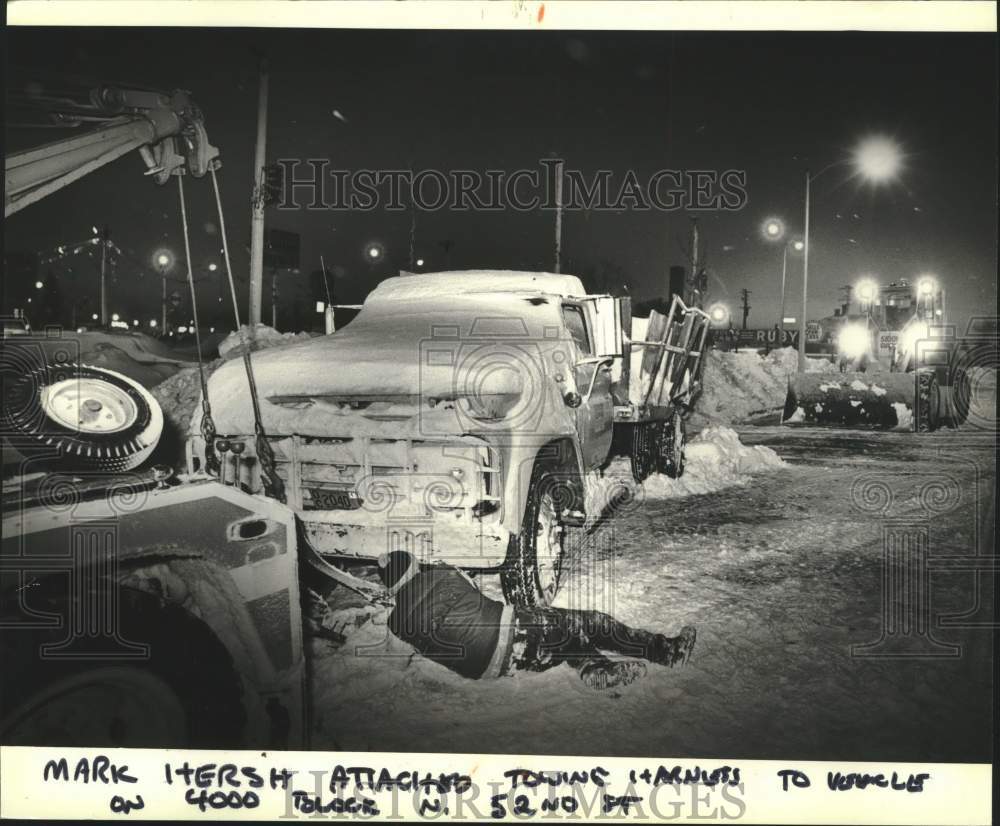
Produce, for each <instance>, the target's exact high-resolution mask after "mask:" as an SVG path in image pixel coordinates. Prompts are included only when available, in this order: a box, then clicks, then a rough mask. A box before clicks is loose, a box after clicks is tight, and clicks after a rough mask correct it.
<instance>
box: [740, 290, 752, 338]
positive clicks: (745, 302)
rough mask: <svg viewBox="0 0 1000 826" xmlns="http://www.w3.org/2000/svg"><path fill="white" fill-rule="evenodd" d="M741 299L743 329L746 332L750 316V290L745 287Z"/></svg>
mask: <svg viewBox="0 0 1000 826" xmlns="http://www.w3.org/2000/svg"><path fill="white" fill-rule="evenodd" d="M740 297H741V299H742V302H743V329H744V330H745V329H746V328H747V316H749V315H750V304H749V299H750V290H748V289H747V288H746V287H744V288H743V289H742V290H740Z"/></svg>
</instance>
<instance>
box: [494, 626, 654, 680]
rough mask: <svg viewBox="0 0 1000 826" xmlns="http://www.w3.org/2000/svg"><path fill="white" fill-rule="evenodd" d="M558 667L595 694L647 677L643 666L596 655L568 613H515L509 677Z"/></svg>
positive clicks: (634, 662) (591, 643) (596, 652)
mask: <svg viewBox="0 0 1000 826" xmlns="http://www.w3.org/2000/svg"><path fill="white" fill-rule="evenodd" d="M561 663H567V664H569V665H571V666H573V668H575V669H576V671H577V673H578V674H579V675H580V679H581V680H582V681H583V682H584V683H585V684H586V685H588V686H590V687H591V688H594V689H597V690H604V689H609V688H613V687H615V686H623V685H628V684H629V683H631V682H634V681H635V680H637V679H639V678H640V677H642V676H644V675H645V673H646V666H645V664H644V663H642V662H638V661H635V660H611V659H609V658H608V657H606V656H605V655H604V654H602V653H601V652H600V651H598V649H597V648H596V647H595V646H594V644H593V642H592V641H591V640H590V639H589V637H588V636H587V634H586V633H585V632H584V629H583V625H582V624H581V623H580V622H578V621H576V619H575V618H574V617H573V616H572V615H571V614H570V613H569V612H566V611H564V610H561V609H558V608H517V609H515V611H514V631H513V644H512V654H511V660H510V667H509V668H508V673H513V672H514V671H535V672H539V671H547V670H548V669H550V668H553V667H554V666H557V665H560V664H561Z"/></svg>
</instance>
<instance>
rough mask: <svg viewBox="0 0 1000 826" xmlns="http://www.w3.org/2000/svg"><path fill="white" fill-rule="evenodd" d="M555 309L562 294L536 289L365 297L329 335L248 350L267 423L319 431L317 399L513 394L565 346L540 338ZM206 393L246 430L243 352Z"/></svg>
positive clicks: (225, 428)
mask: <svg viewBox="0 0 1000 826" xmlns="http://www.w3.org/2000/svg"><path fill="white" fill-rule="evenodd" d="M373 295H374V293H373ZM558 314H559V304H558V301H557V300H555V301H550V300H547V299H540V298H539V296H538V294H537V293H535V294H523V295H517V294H509V293H504V294H503V295H482V294H477V295H463V296H451V297H448V298H443V297H441V296H436V297H433V298H432V297H424V298H421V299H416V298H415V299H413V300H407V301H405V302H396V301H393V302H384V303H383V302H366V304H365V308H364V309H363V310H362V311H361V313H359V315H358V316H357V317H356V318H355V319H354V320H353V321H352V322H351V323H350V324H349V325H347V326H346V327H344V328H343V329H341V330H338V331H337V332H336V333H334V334H333V335H330V336H321V337H319V338H313V339H310V340H308V341H304V342H300V343H295V344H290V345H288V346H283V347H274V348H271V349H268V350H261V351H257V352H255V353H254V354H253V355H252V357H251V360H252V363H253V368H254V378H255V380H256V383H257V389H258V391H259V395H260V399H261V408H262V410H261V412H262V414H263V416H264V424H265V427H268V428H270V429H272V430H273V431H274V432H275V433H279V432H291V431H290V430H289V427H292V426H294V432H298V433H306V432H308V431H309V430H310V429H312V430H318V432H317V434H316V435H322V433H324V432H325V431H326V430H327V429H328V426H327V424H323V423H320V422H318V421H317V422H316V426H315V428H310V427H309V425H308V420H309V419H310V418H312V417H313V415H312V414H311V413H310V411H309V410H308V409H305V408H304V407H303V405H305V404H306V403H308V402H311V401H317V400H318V401H320V402H322V407H324V408H330V409H336V406H337V405H344V404H349V403H352V402H353V403H361V404H363V403H368V402H372V401H379V400H381V401H383V402H386V403H394V404H398V405H407V404H409V405H414V404H416V405H421V406H426V404H427V400H428V399H433V400H438V399H456V398H461V397H467V396H470V395H475V396H476V397H477V398H479V399H490V398H507V397H511V398H516V397H518V396H519V395H520V394H521V393H522V392H524V391H525V388H526V384H527V385H530V384H531V383H532V382H533V381H534V382H537V381H539V376H540V375H541V374H542V373H541V371H540V370H538V369H533V364H534V363H536V362H533V361H532V360H533V359H536V358H537V357H538V356H539V355H540V353H541V352H542V347H543V346H544V347H548V348H551V347H552V346H559V343H558V342H557V341H553V340H552V339H551V338H549V339H545V338H544V333H545V330H546V328H548V329H551V328H552V325H553V324H555V323H558ZM208 392H209V399H210V401H211V405H212V412H213V416H214V418H215V423H216V427H217V428H218V431H219V432H220V433H231V434H233V433H241V432H248V431H247V425H248V424H249V425H250V426H251V429H252V421H253V419H252V411H251V407H250V398H249V389H248V385H247V378H246V372H245V368H244V364H243V360H242V359H238V358H237V359H232V360H231V361H229V362H227V363H226V364H224V365H222V366H221V367H220V368H219V369H218V370H217V371H216V372H215V373H214V374H213V375H212V377H211V378H210V380H209V391H208ZM331 406H332V407H331ZM327 412H329V410H328V411H327Z"/></svg>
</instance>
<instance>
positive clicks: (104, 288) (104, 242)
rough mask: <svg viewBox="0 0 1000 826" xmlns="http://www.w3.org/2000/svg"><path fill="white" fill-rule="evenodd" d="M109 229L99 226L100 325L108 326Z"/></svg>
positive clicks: (105, 226)
mask: <svg viewBox="0 0 1000 826" xmlns="http://www.w3.org/2000/svg"><path fill="white" fill-rule="evenodd" d="M110 234H111V231H110V230H109V229H108V225H107V224H105V225H104V226H103V227H102V228H101V326H102V327H107V326H108V237H109V236H110Z"/></svg>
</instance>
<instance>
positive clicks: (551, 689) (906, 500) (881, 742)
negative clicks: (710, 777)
mask: <svg viewBox="0 0 1000 826" xmlns="http://www.w3.org/2000/svg"><path fill="white" fill-rule="evenodd" d="M740 437H741V439H742V441H743V442H744V443H745V446H740V445H739V444H738V443H736V442H734V434H733V433H732V431H728V430H726V429H714V430H712V431H709V432H707V433H705V434H703V436H702V437H701V438H700V439H698V440H695V441H693V442H692V445H691V448H690V449H689V452H688V474H687V475H686V477H685V478H684V479H682V480H677V481H674V480H669V479H666V478H663V477H655V478H654V479H652V480H651V481H650V482H648V483H647V484H646V485H645V486H644V489H643V490H642V491H641V492H640V493H639V494H638V495H636V496H635V497H633V499H632V501H631V504H630V505H628V506H626V507H624V508H623V509H621V511H620V512H619V513H617V514H616V515H615V516H614V518H611V519H607V520H602V521H601V522H600V523H599V524H598V525H597V527H596V529H595V530H594V531H593V533H592V534H590V535H589V536H581V537H579V538H578V541H576V542H575V544H574V547H573V548H572V549H571V551H570V553H569V555H568V559H567V562H566V569H565V576H564V579H563V584H562V587H561V590H560V593H559V595H558V597H557V604H559V605H564V606H569V605H571V606H574V607H593V608H598V609H600V610H604V611H607V612H609V613H612V614H614V615H615V616H616V617H617V618H618V619H620V620H622V621H625V622H628V623H630V624H633V625H638V626H643V627H646V628H649V629H651V630H655V631H662V632H664V633H668V634H673V633H676V632H677V631H678V630H679V628H680V627H681V625H683V624H685V623H692V624H694V625H695V626H696V627H697V629H698V645H697V647H696V649H695V653H694V656H693V657H692V659H691V661H690V663H689V664H688V665H687V666H686V667H684V668H680V669H676V670H670V669H666V668H662V667H659V666H651V667H650V668H649V673H648V675H647V677H646V678H645V679H644V680H642V681H641V682H639V683H638V684H636V685H634V686H632V687H630V688H629V689H626V690H624V691H622V692H621V694H620V696H617V697H609V696H606V695H600V694H596V693H593V692H591V691H589V690H588V689H586V688H584V687H583V686H582V684H581V683H580V681H579V680H578V679H577V677H576V674H575V672H574V671H572V670H571V669H570V668H569V667H568V666H560V667H558V668H556V669H553V670H552V671H550V672H547V673H544V674H540V675H538V674H535V675H531V674H527V675H525V674H522V675H518V676H516V677H513V678H506V679H502V680H499V681H495V682H476V681H470V680H465V679H463V678H461V677H458V676H456V675H454V674H452V673H451V672H449V671H448V670H447V669H445V668H443V667H441V666H438V665H436V664H434V663H431V662H428V661H426V660H423V659H422V658H420V657H419V656H415V655H414V654H413V651H412V649H411V648H410V647H409V646H407V645H406V644H404V643H402V642H400V641H398V640H396V639H395V638H394V637H392V635H391V634H389V633H388V632H387V630H386V628H385V625H384V622H385V614H384V612H382V611H376V610H373V609H371V608H367V607H364V606H362V605H361V604H360V603H359V602H355V603H354V607H351V605H352V600H351V599H350V598H346V599H340V598H337V599H334V603H335V605H336V607H337V610H338V614H339V616H340V617H341V618H346V619H350V620H351V623H350V624H349V626H348V628H347V631H346V637H347V639H346V643H343V644H341V643H334V642H331V641H330V640H326V639H312V640H311V642H310V656H311V669H312V691H313V706H314V709H315V719H314V726H313V730H314V738H313V743H312V745H313V747H314V748H334V749H336V748H341V749H351V750H366V749H372V750H387V751H394V750H399V751H416V750H419V751H458V752H480V751H483V750H488V751H491V752H519V753H536V754H617V755H671V756H678V757H680V756H688V757H699V756H704V755H716V756H725V757H728V758H740V757H742V758H774V757H777V756H779V755H780V756H783V757H794V758H798V759H815V758H819V757H821V756H822V757H825V758H836V759H861V758H864V759H869V760H874V759H878V760H900V759H904V758H905V759H908V760H930V759H936V760H955V761H967V760H968V761H985V760H988V759H989V755H990V752H989V745H990V743H989V730H990V722H989V721H990V719H991V718H990V715H991V713H992V712H991V683H990V674H991V671H992V665H991V663H992V660H991V647H990V646H991V640H990V633H989V631H988V630H983V629H976V628H960V627H954V626H951V627H945V628H934V629H933V631H932V634H933V637H934V638H935V639H936V640H937V641H938V642H940V643H947V644H956V645H960V646H961V655H960V656H948V657H941V658H936V659H934V658H929V659H916V660H914V659H890V658H862V657H858V656H852V653H851V647H852V646H853V645H862V644H865V643H870V642H873V641H875V640H878V639H879V637H880V633H881V629H882V621H883V620H882V616H883V604H882V598H881V593H882V588H881V584H882V572H883V567H882V559H883V542H882V536H883V530H884V529H885V528H886V526H890V527H891V526H893V525H896V526H899V525H902V526H904V527H910V528H913V527H916V528H918V529H920V528H924V529H926V530H928V531H929V534H930V553H931V555H932V557H933V559H935V560H936V561H937V563H938V564H939V565H940V561H941V560H942V559H945V561H947V558H948V557H947V555H956V554H965V555H967V554H970V553H973V552H974V549H975V546H976V531H977V526H979V525H984V524H987V522H989V521H991V519H992V516H991V515H989V514H987V512H986V503H987V502H988V501H990V495H991V490H992V485H993V484H994V482H995V463H994V458H993V453H992V450H993V446H994V440H993V437H992V436H991V435H989V434H986V433H982V432H977V431H975V430H973V429H968V430H966V431H963V432H957V433H956V432H953V431H942V432H939V433H935V434H930V435H928V436H920V437H916V436H914V435H912V434H896V433H890V434H885V433H871V432H863V431H831V430H821V429H815V428H804V427H800V428H794V429H789V428H781V427H760V428H741V429H740ZM771 449H773V450H774V451H775V452H776V455H775V453H771ZM778 457H781V458H780V460H779V458H778ZM609 476H610V477H612V478H617V479H620V480H622V481H620V482H619V483H618V484H620V485H623V484H628V482H627V479H628V468H627V466H626V465H625V464H624V463H623V462H622V461H620V460H619V461H616V462H615V463H614V464H613V465H612V467H611V468H610V469H609ZM609 484H611V483H610V482H607V481H605V482H602V483H600V484H598V485H596V486H594V485H593V484H592V486H591V487H592V492H594V490H596V491H597V493H598V494H599V493H600V490H601V485H605V486H607V485H609ZM883 494H886V495H887V496H888V498H887V499H886V498H880V497H882V496H883ZM987 542H988V540H983V546H982V552H983V553H987V552H988V550H989V547H988V546H987V544H986V543H987ZM988 585H989V583H988V582H987V583H985V586H986V587H984V590H983V591H982V593H981V594H980V596H981V597H982V599H983V600H984V602H983V604H982V605H981V606H980V610H979V612H978V613H976V614H975V615H974V616H972V617H970V618H968V619H969V620H970V621H975V620H984V619H987V618H988V617H990V616H991V611H992V596H993V595H992V591H991V590H988ZM483 587H484V591H486V592H487V593H495V592H496V585H495V581H494V580H493V579H486V578H484V583H483ZM976 597H977V592H976V588H975V580H974V574H972V573H970V572H968V571H959V572H946V571H941V570H940V569H939V570H936V571H935V573H934V576H933V580H932V591H931V612H932V616H933V617H934V619H935V620H938V619H940V618H941V616H942V615H944V614H958V613H961V612H963V611H967V610H969V609H970V608H973V607H974V606H975V601H976ZM890 642H893V643H899V644H905V645H912V644H914V643H921V642H923V643H924V644H925V646H926V650H925V651H924V653H932V654H941V653H943V652H944V653H951V654H953V653H954V651H952V650H951V649H946V648H943V647H940V646H938V645H937V644H936V643H929V644H928V643H927V641H926V639H925V638H917V639H915V640H914V639H913V638H906V639H896V638H892V639H890ZM907 650H909V649H907Z"/></svg>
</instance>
